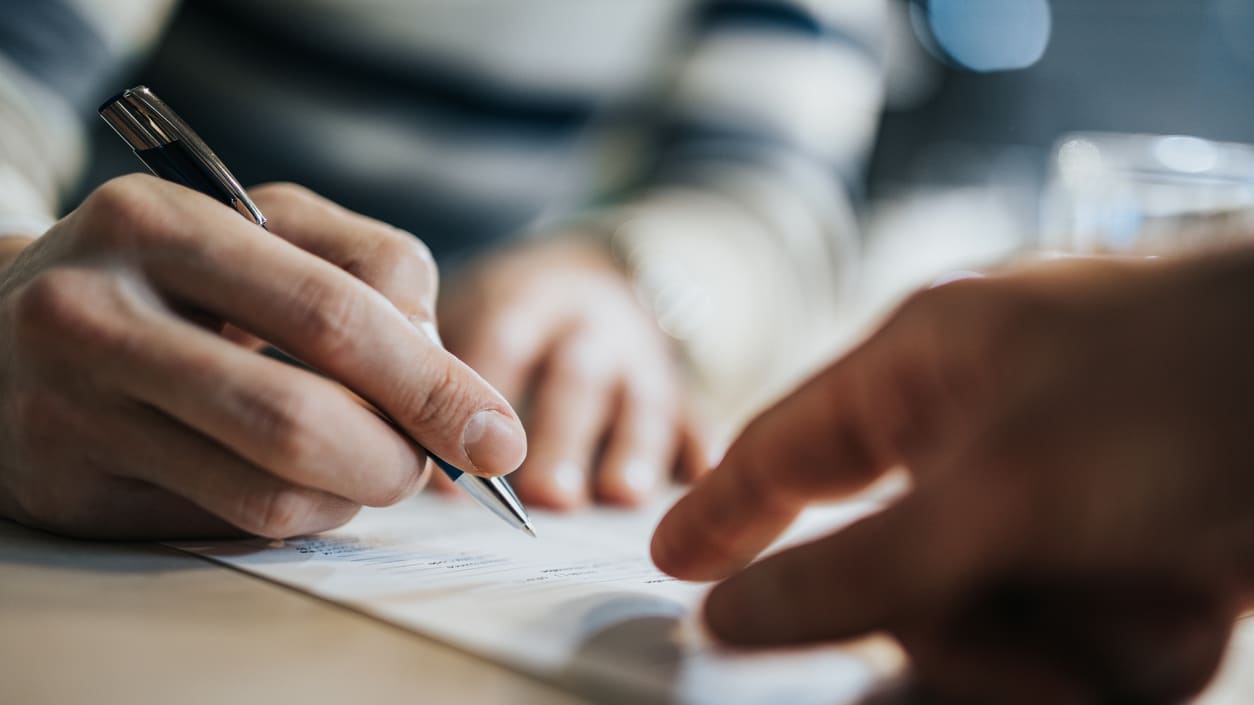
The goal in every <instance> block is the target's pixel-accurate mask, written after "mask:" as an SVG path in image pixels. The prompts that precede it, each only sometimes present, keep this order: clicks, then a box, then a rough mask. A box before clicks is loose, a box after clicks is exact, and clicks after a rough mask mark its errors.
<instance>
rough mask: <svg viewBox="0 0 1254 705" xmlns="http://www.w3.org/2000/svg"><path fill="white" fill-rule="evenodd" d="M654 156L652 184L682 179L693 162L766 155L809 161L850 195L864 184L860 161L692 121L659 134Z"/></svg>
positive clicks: (756, 158)
mask: <svg viewBox="0 0 1254 705" xmlns="http://www.w3.org/2000/svg"><path fill="white" fill-rule="evenodd" d="M656 153H657V154H658V159H657V160H656V161H655V162H654V164H653V165H652V168H651V169H649V170H648V171H649V172H651V173H649V174H648V176H647V177H646V178H647V179H651V180H652V181H653V182H656V181H659V180H662V181H666V180H672V177H674V176H675V175H676V174H677V173H678V174H679V180H683V178H684V177H683V176H682V174H683V172H684V171H685V168H686V167H687V166H690V165H692V164H694V163H698V164H699V163H702V162H709V161H723V162H727V161H731V162H743V163H748V164H761V163H763V162H764V161H769V159H768V155H772V154H774V155H779V154H783V155H787V156H789V157H792V158H802V159H808V160H809V161H811V162H812V163H814V164H815V165H816V166H817V167H819V168H820V169H822V170H823V171H825V172H827V173H828V174H831V175H832V176H833V177H835V178H836V179H838V180H839V182H841V183H843V185H844V186H845V188H846V189H847V190H848V191H849V192H850V193H853V194H857V193H858V192H859V191H860V190H861V188H862V183H863V181H864V175H863V173H862V172H863V169H864V165H863V164H862V163H860V161H859V162H856V163H840V162H839V161H835V160H830V159H824V158H822V157H820V156H818V155H816V154H813V153H812V152H810V151H809V150H807V149H805V148H803V147H802V146H800V145H798V144H796V143H794V142H792V141H791V140H788V139H786V138H784V137H781V136H779V135H772V134H768V133H765V132H761V131H757V130H752V129H745V128H736V127H732V126H730V125H712V124H709V123H702V122H698V121H694V120H673V121H671V122H670V123H669V124H667V125H666V126H665V127H664V128H663V129H662V130H661V131H660V133H659V140H658V144H657V149H656Z"/></svg>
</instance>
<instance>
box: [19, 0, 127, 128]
mask: <svg viewBox="0 0 1254 705" xmlns="http://www.w3.org/2000/svg"><path fill="white" fill-rule="evenodd" d="M0 53H2V54H3V55H4V56H5V57H6V58H8V59H9V60H10V61H12V62H13V63H14V64H15V65H17V66H18V67H19V68H21V69H22V70H23V71H25V72H26V73H27V74H29V75H30V76H31V77H32V78H34V79H35V80H36V81H39V82H41V83H43V84H45V85H47V86H48V87H49V89H50V90H51V91H53V92H54V93H56V94H58V95H61V96H63V97H64V98H65V99H66V100H68V101H69V102H70V104H71V105H73V106H74V108H75V109H76V110H78V111H79V112H81V113H83V114H89V113H91V112H93V110H94V108H95V107H96V103H98V102H99V101H98V100H96V96H97V95H98V94H99V93H100V83H101V81H104V80H107V79H109V78H111V77H112V76H113V74H114V72H116V71H118V70H119V69H120V68H121V67H120V66H119V65H118V57H116V56H113V55H112V54H110V52H109V49H108V47H107V46H106V45H105V42H104V39H103V38H102V37H101V36H100V35H99V34H98V33H97V32H96V29H95V28H94V27H92V26H91V25H90V24H89V23H88V22H87V20H86V18H85V17H84V16H83V14H82V12H81V11H80V10H79V9H78V8H77V6H76V5H75V4H74V3H72V2H67V1H66V0H7V2H5V6H4V11H3V12H0Z"/></svg>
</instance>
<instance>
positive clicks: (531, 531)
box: [522, 524, 536, 539]
mask: <svg viewBox="0 0 1254 705" xmlns="http://www.w3.org/2000/svg"><path fill="white" fill-rule="evenodd" d="M522 530H523V531H526V532H527V535H528V536H530V537H531V538H533V539H534V538H536V530H535V529H533V528H531V524H523V527H522Z"/></svg>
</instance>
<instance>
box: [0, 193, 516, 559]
mask: <svg viewBox="0 0 1254 705" xmlns="http://www.w3.org/2000/svg"><path fill="white" fill-rule="evenodd" d="M252 195H253V197H254V198H255V200H256V201H257V203H258V205H259V206H260V208H261V209H262V211H263V212H264V213H266V214H267V216H268V217H269V219H270V222H269V224H268V227H269V230H270V232H269V233H267V232H264V231H262V230H260V229H259V228H257V226H255V225H253V224H252V223H249V222H248V221H246V220H245V219H243V218H240V217H239V215H238V214H237V213H235V212H233V211H232V210H231V209H229V208H224V207H223V206H222V205H221V204H220V203H218V202H216V201H214V200H212V199H210V198H208V197H206V196H204V195H202V194H199V193H196V192H194V191H191V190H189V189H186V188H183V187H182V186H179V185H176V184H171V183H169V182H166V181H162V180H159V179H156V178H152V177H149V176H144V175H132V176H127V177H122V178H120V179H115V180H113V181H111V182H109V183H107V184H105V185H103V186H102V187H100V188H99V189H97V190H96V191H95V192H94V193H92V194H91V195H90V196H89V197H88V198H87V199H86V200H85V201H84V202H83V203H82V205H81V206H80V207H79V208H77V209H76V210H75V211H73V212H72V213H71V214H69V215H68V216H66V217H65V218H64V219H62V220H61V221H60V222H58V223H57V224H56V225H55V226H54V227H53V228H52V229H51V230H50V231H49V232H48V233H46V234H45V235H43V236H42V237H40V238H38V239H37V240H35V241H34V242H33V243H26V242H23V241H21V240H19V239H5V240H3V241H0V243H3V244H2V245H0V248H3V249H4V250H6V251H7V252H8V254H12V252H13V251H14V250H17V249H18V248H20V249H21V252H20V254H18V255H17V256H16V257H15V258H13V260H12V261H11V262H10V263H9V264H8V266H7V267H5V268H4V270H3V271H2V272H0V514H3V516H5V517H9V518H12V519H15V520H17V521H21V522H23V523H27V524H30V525H33V526H38V527H43V528H46V529H50V530H53V531H57V532H62V533H66V534H72V535H77V536H87V537H94V538H150V537H158V538H172V537H179V536H209V535H229V534H239V533H241V532H245V533H250V534H257V535H262V536H270V537H286V536H292V535H297V534H305V533H312V532H317V531H321V530H325V529H329V528H332V527H335V526H338V525H340V524H343V523H344V522H345V521H347V520H348V519H349V518H351V517H352V516H353V515H354V514H355V513H356V511H357V510H358V509H359V508H360V507H361V506H362V505H370V506H382V505H387V504H391V503H394V502H396V501H399V500H400V499H402V498H404V497H406V496H408V495H410V494H412V493H413V492H416V491H417V490H418V489H419V488H420V487H421V485H422V484H423V482H425V480H426V477H427V475H428V472H427V470H426V467H427V458H426V453H425V451H424V450H423V449H424V448H426V449H430V450H431V451H432V452H434V453H437V454H439V455H440V456H441V457H443V458H444V459H446V460H448V461H449V462H451V463H453V464H455V465H457V466H459V467H461V468H463V469H465V470H467V471H470V472H473V473H476V474H481V475H487V476H494V475H502V474H505V473H508V472H510V471H512V470H514V469H515V468H517V467H518V465H519V464H520V463H521V462H522V460H523V457H524V456H525V453H526V438H525V436H524V432H523V429H522V426H521V423H520V422H519V420H518V417H517V415H516V414H515V413H514V411H513V410H512V408H511V407H510V405H509V404H508V402H507V401H506V400H505V399H504V397H502V396H501V395H500V394H499V393H498V392H497V391H496V390H495V389H493V388H492V387H491V386H490V385H489V384H488V383H486V382H485V381H484V380H483V379H482V378H481V377H480V376H479V375H477V374H476V373H475V372H473V371H472V370H471V369H470V368H469V367H467V366H466V365H465V364H463V363H462V362H460V361H459V360H457V358H455V357H454V356H453V355H451V354H449V353H447V352H445V351H444V350H443V349H442V348H441V347H440V345H439V344H438V342H437V338H438V336H436V335H435V334H434V330H435V318H434V317H435V307H436V292H437V289H438V276H437V272H436V268H435V265H434V263H433V261H432V259H431V256H430V254H429V252H428V251H427V250H426V248H425V247H424V246H423V245H422V244H421V243H420V242H419V241H418V240H416V239H415V238H413V237H412V236H411V235H409V234H407V233H403V232H401V231H398V230H396V229H394V228H391V227H390V226H387V225H384V224H382V223H379V222H377V221H374V220H371V219H369V218H365V217H363V216H360V215H357V214H354V213H351V212H349V211H347V210H344V209H342V208H340V207H338V206H335V205H334V204H331V203H330V202H328V201H326V200H324V199H321V198H319V197H318V196H316V195H314V194H312V193H310V192H309V191H307V190H304V189H301V188H299V187H295V186H292V185H286V184H278V185H269V186H264V187H261V188H258V189H255V190H253V191H252ZM263 341H264V343H268V344H272V345H274V346H276V347H278V348H280V349H282V350H284V351H285V352H287V353H289V354H290V355H292V356H294V357H296V358H298V359H300V360H301V361H303V362H304V363H306V364H308V365H309V366H310V367H312V368H313V369H316V370H318V371H319V372H320V373H322V374H315V373H312V372H310V371H307V370H304V369H299V368H297V367H294V366H291V365H287V364H284V363H281V362H278V361H276V360H273V359H270V358H268V357H265V356H262V355H259V354H257V353H256V351H255V349H256V348H257V347H260V346H261V345H262V344H263ZM350 392H351V393H350ZM362 399H367V400H369V401H370V402H371V403H373V404H374V405H375V406H376V407H378V409H380V410H382V411H383V412H384V413H385V414H386V415H387V416H388V417H390V419H391V421H392V423H394V424H395V425H392V424H390V423H387V422H385V421H383V420H382V419H381V418H380V417H379V416H378V415H377V414H376V413H373V412H372V411H370V410H369V409H368V408H366V406H365V405H363V404H362V403H361V400H362Z"/></svg>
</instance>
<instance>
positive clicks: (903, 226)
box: [43, 0, 1254, 425]
mask: <svg viewBox="0 0 1254 705" xmlns="http://www.w3.org/2000/svg"><path fill="white" fill-rule="evenodd" d="M56 4H58V3H53V5H56ZM132 4H139V5H143V4H147V5H149V6H150V8H149V9H150V10H151V9H152V8H158V9H159V10H161V11H162V12H165V13H167V14H168V17H164V16H161V15H160V13H155V14H153V13H150V14H151V15H152V16H154V17H158V18H159V20H154V21H152V22H150V24H151V25H152V27H151V28H150V29H149V30H148V33H147V34H146V35H145V37H146V39H145V40H144V41H140V42H136V43H135V47H140V46H142V47H143V50H142V51H141V50H139V49H137V48H135V47H133V48H132V49H133V50H132V51H131V52H130V53H126V52H122V53H121V54H122V55H123V56H124V58H126V61H125V62H122V64H121V66H122V67H123V68H121V69H120V68H119V67H118V66H119V65H118V64H116V62H115V64H112V65H110V66H109V68H110V71H112V73H111V74H110V75H112V76H114V77H115V83H113V84H111V85H115V86H116V85H117V84H116V80H120V79H118V78H117V77H118V76H128V77H134V78H138V79H139V80H142V81H144V82H147V83H148V84H150V85H152V86H153V87H154V88H156V89H158V92H159V93H160V94H161V95H162V96H163V97H164V98H165V99H166V100H167V102H169V103H170V104H171V105H173V106H176V108H177V109H178V110H179V111H180V112H182V113H183V114H184V115H185V116H187V117H188V119H189V121H190V122H192V123H193V124H194V125H195V127H196V129H197V130H198V131H200V132H201V133H202V134H203V135H204V137H205V138H206V139H207V141H208V142H209V143H210V144H212V145H214V146H215V149H217V151H218V152H219V154H220V155H221V156H222V157H223V158H224V159H225V161H226V162H227V163H228V164H230V165H231V166H232V168H233V169H234V170H235V171H236V172H237V175H238V176H239V177H240V178H241V180H242V181H243V182H245V183H256V182H262V181H272V180H291V181H297V182H300V183H302V184H306V185H308V186H310V187H312V188H313V189H315V190H317V191H319V192H321V193H323V194H324V195H326V196H328V197H330V198H332V199H334V200H337V201H340V202H342V203H344V204H345V205H347V206H349V207H350V208H354V209H356V210H360V211H362V212H365V213H367V214H370V215H374V216H376V217H379V218H381V219H384V220H387V221H389V222H392V223H394V224H396V225H398V226H400V227H403V228H406V229H408V230H410V231H412V232H414V233H415V234H417V235H418V236H420V237H422V238H423V239H424V240H425V241H426V242H427V243H428V244H430V245H431V246H432V248H433V249H434V250H435V253H436V255H437V257H438V258H439V259H440V260H441V264H442V267H443V268H444V270H445V271H446V272H449V273H450V277H451V278H453V279H455V278H456V273H457V271H458V270H459V268H460V267H461V265H462V264H464V263H465V262H467V261H471V260H473V259H474V258H476V257H478V256H480V255H481V254H482V253H484V252H487V251H491V250H493V249H494V248H497V247H500V246H501V245H502V244H503V243H506V244H507V243H510V242H516V241H520V240H526V239H528V238H534V237H545V236H547V234H549V233H552V232H555V231H564V232H565V231H570V230H572V229H573V230H577V231H579V232H581V233H583V234H584V235H585V236H587V237H589V238H591V239H596V240H598V241H599V242H605V243H607V244H608V246H609V247H611V248H613V249H615V251H616V252H617V255H618V256H619V258H620V260H621V261H622V262H623V265H624V267H625V268H626V269H627V271H629V272H630V275H631V276H632V277H633V280H634V282H635V284H636V286H637V287H638V290H639V295H640V299H641V301H642V302H643V303H645V304H646V305H647V306H648V307H649V309H650V310H651V311H652V312H654V313H655V314H656V316H657V318H658V321H659V324H660V325H661V326H662V328H663V329H664V330H665V331H666V333H667V334H668V335H670V336H671V337H672V338H673V340H674V341H675V343H676V345H677V347H678V348H679V349H681V350H682V351H683V353H684V355H685V359H686V361H687V364H688V367H689V369H690V371H691V372H692V377H693V379H694V384H695V385H696V387H697V388H699V389H700V390H701V393H702V394H703V396H704V398H705V399H706V400H707V403H708V404H709V405H710V406H711V408H714V409H716V410H717V411H718V414H719V415H720V416H722V417H726V418H729V419H732V420H733V421H732V422H731V423H732V425H735V423H736V422H737V421H738V420H740V419H743V418H744V417H745V416H746V415H747V414H749V413H751V412H752V411H753V410H755V409H757V408H760V407H761V405H762V404H764V403H766V402H767V401H769V400H770V399H771V398H773V397H774V396H775V395H777V394H778V393H779V392H780V390H782V389H785V388H787V386H788V385H790V384H791V383H792V382H793V381H795V380H796V379H797V378H798V377H799V376H801V375H804V374H806V373H807V372H808V371H809V370H811V369H812V368H813V366H814V365H815V364H818V362H819V361H821V360H824V359H827V358H828V357H830V355H832V354H833V353H835V352H837V351H839V350H840V349H842V348H844V347H846V346H848V345H849V344H850V342H851V341H854V340H856V339H857V338H858V336H859V335H861V334H862V333H863V332H864V331H865V330H866V328H867V326H868V325H870V324H871V323H872V322H873V321H875V320H877V319H878V318H879V317H881V316H883V315H884V313H885V311H887V310H888V309H889V308H891V306H892V305H893V304H894V303H895V302H897V301H898V300H900V298H901V297H902V296H904V295H905V294H906V293H907V292H908V291H910V290H911V289H913V288H915V287H918V286H922V285H926V284H928V283H930V282H934V281H937V280H939V279H943V278H945V277H949V276H955V275H960V273H961V272H962V271H964V270H968V269H974V268H980V267H984V266H987V265H989V264H990V263H998V262H1005V261H1008V260H1011V259H1014V258H1016V257H1019V256H1022V255H1023V254H1024V253H1038V252H1047V253H1083V254H1094V253H1122V254H1137V255H1165V254H1170V253H1172V252H1177V251H1180V250H1182V249H1191V248H1195V247H1200V246H1210V245H1213V244H1217V243H1222V242H1225V241H1230V240H1232V239H1234V238H1244V237H1246V236H1247V235H1248V234H1249V233H1250V232H1251V230H1252V229H1251V226H1250V213H1251V206H1252V203H1251V202H1252V201H1254V152H1252V151H1251V148H1250V147H1249V146H1248V145H1249V144H1251V143H1254V120H1251V118H1250V116H1251V115H1252V114H1254V43H1251V42H1250V37H1252V36H1254V7H1252V6H1251V3H1249V2H1247V1H1246V0H1188V1H1187V2H1182V1H1180V0H804V1H797V2H785V1H784V0H722V1H719V0H690V1H686V2H677V1H675V0H638V1H636V2H632V3H622V2H621V1H619V2H616V1H614V0H589V1H588V2H563V1H562V0H532V1H531V2H526V3H522V2H518V3H502V2H491V1H489V0H464V1H458V0H420V1H415V2H395V1H393V2H385V1H382V0H380V1H378V2H372V3H356V4H355V3H345V2H335V1H334V0H281V1H275V2H268V3H250V2H244V1H243V0H218V1H216V2H208V1H205V0H199V1H198V0H189V1H188V2H183V3H172V2H161V1H160V0H157V1H155V2H154V1H150V2H148V3H131V2H127V3H119V4H118V5H117V6H116V7H117V8H118V10H117V11H116V12H117V14H116V16H117V17H121V16H122V15H124V14H125V13H124V12H121V8H123V7H124V6H128V5H132ZM43 7H50V5H49V6H43ZM101 7H102V8H104V9H103V10H98V11H99V12H105V13H107V11H108V8H109V7H110V4H109V3H104V4H102V5H101ZM145 41H146V42H148V44H145V43H144V42H145ZM102 65H103V64H102ZM93 76H94V77H95V78H96V79H99V76H96V75H94V74H91V72H87V73H86V74H83V75H78V76H76V77H70V78H68V79H66V85H68V86H70V87H71V88H74V86H78V88H76V89H74V90H77V91H78V92H77V93H75V95H77V96H78V97H79V98H80V99H81V100H80V102H81V103H82V106H83V107H85V108H87V109H90V107H94V105H93V101H97V102H98V100H99V99H102V98H103V97H104V96H102V95H100V89H99V86H100V85H102V82H101V81H99V80H96V81H94V82H93V81H91V80H89V79H91V78H93ZM75 80H77V81H78V83H75ZM79 84H81V85H79ZM71 93H73V91H71ZM92 130H93V131H94V132H93V136H94V137H95V139H92V140H90V142H89V144H90V150H91V152H90V156H88V157H86V158H84V159H83V163H85V164H86V165H88V166H87V168H86V176H85V177H84V178H83V179H81V180H80V181H77V182H76V183H77V184H78V192H79V193H85V192H86V190H87V189H90V188H91V187H93V186H95V185H96V184H98V183H100V182H101V181H102V180H104V179H105V178H107V177H109V176H111V175H113V174H116V173H119V172H122V171H132V170H134V169H135V166H136V165H135V162H134V161H133V158H132V157H131V156H130V155H129V154H127V153H126V152H125V150H124V149H123V148H122V147H121V146H120V145H119V144H118V143H117V141H116V140H113V139H109V138H107V136H104V133H103V130H104V126H103V125H96V126H95V127H93V128H92ZM76 200H77V196H70V197H68V198H67V199H66V201H65V202H66V203H68V204H72V203H75V202H76Z"/></svg>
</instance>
